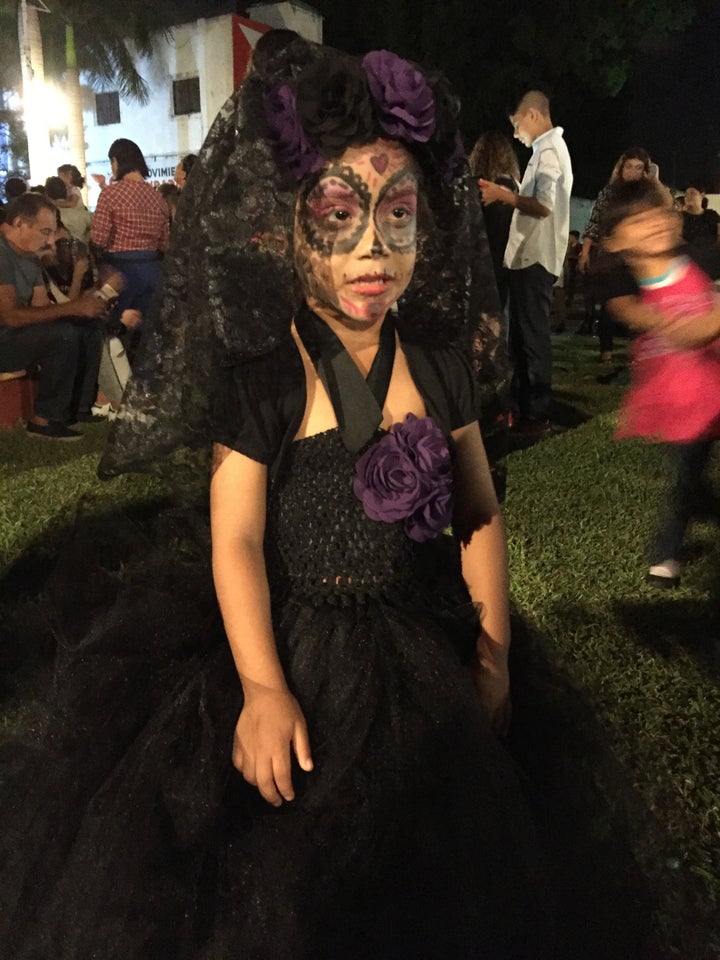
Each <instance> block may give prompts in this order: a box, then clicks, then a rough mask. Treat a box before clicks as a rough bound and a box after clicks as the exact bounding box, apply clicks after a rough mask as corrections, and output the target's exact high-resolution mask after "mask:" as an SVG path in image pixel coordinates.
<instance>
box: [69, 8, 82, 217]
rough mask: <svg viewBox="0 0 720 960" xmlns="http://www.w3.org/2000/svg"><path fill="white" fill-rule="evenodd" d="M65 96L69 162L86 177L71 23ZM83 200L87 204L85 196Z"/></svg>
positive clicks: (80, 106) (80, 103)
mask: <svg viewBox="0 0 720 960" xmlns="http://www.w3.org/2000/svg"><path fill="white" fill-rule="evenodd" d="M65 96H66V98H67V105H68V142H69V144H70V162H71V163H74V164H75V166H76V167H77V168H78V170H79V171H80V173H82V175H83V176H84V177H85V176H87V173H86V167H85V125H84V123H83V111H82V91H81V89H80V73H79V71H78V65H77V56H76V52H75V31H74V30H73V26H72V24H71V23H68V24H67V25H66V26H65ZM84 195H85V200H86V202H87V195H86V194H84Z"/></svg>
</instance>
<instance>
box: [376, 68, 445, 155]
mask: <svg viewBox="0 0 720 960" xmlns="http://www.w3.org/2000/svg"><path fill="white" fill-rule="evenodd" d="M362 67H363V70H364V71H365V75H366V76H367V80H368V85H369V87H370V93H371V94H372V98H373V100H374V101H375V108H376V113H377V118H378V122H379V124H380V126H381V127H382V129H383V130H384V131H385V133H387V135H388V136H389V137H392V138H393V139H395V140H403V141H405V142H406V143H412V142H416V143H427V141H428V140H429V139H430V137H432V135H433V133H434V132H435V100H434V98H433V93H432V90H431V89H430V85H429V84H428V82H427V80H426V79H425V77H424V76H423V75H422V73H421V72H420V71H419V70H418V69H417V67H414V66H413V65H412V64H411V63H408V61H407V60H403V59H402V58H401V57H398V56H397V54H394V53H390V51H389V50H373V51H371V52H370V53H368V54H366V55H365V57H364V58H363V61H362Z"/></svg>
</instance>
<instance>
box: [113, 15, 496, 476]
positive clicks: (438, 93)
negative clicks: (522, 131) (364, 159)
mask: <svg viewBox="0 0 720 960" xmlns="http://www.w3.org/2000/svg"><path fill="white" fill-rule="evenodd" d="M458 111H459V104H458V102H457V100H456V99H455V98H454V97H453V95H452V93H451V91H450V88H449V86H448V85H447V82H446V81H445V79H444V78H443V77H442V76H441V75H440V74H437V73H431V72H428V71H424V70H422V69H421V68H419V67H417V66H415V65H414V64H411V63H409V62H408V61H406V60H402V59H401V58H399V57H397V56H395V55H394V54H392V53H389V52H388V51H375V52H372V53H369V54H367V55H366V56H365V57H364V58H362V59H359V58H356V57H352V56H349V55H347V54H344V53H341V52H339V51H336V50H333V49H331V48H328V47H323V46H320V45H318V44H314V43H311V42H309V41H306V40H303V39H302V38H300V37H298V36H297V35H295V34H292V33H290V32H289V31H270V32H269V33H268V34H265V36H264V37H263V38H262V39H261V41H260V42H259V44H258V48H257V49H256V51H255V55H254V58H253V69H252V71H251V73H250V75H249V76H248V78H247V79H246V80H245V81H244V83H243V84H242V86H241V87H240V88H239V89H238V90H236V91H235V93H234V94H233V95H232V96H231V97H230V99H229V100H228V101H227V103H226V104H225V106H224V107H223V108H222V110H221V111H220V113H219V115H218V117H217V118H216V120H215V122H214V124H213V126H212V128H211V130H210V132H209V134H208V136H207V139H206V141H205V143H204V145H203V147H202V150H201V151H200V154H199V157H198V160H197V162H196V163H195V165H194V166H193V169H192V172H191V174H190V176H189V177H188V181H187V184H186V186H185V188H184V190H183V191H182V194H181V197H180V202H179V204H178V209H177V214H176V217H175V220H174V223H173V230H172V237H171V244H170V248H169V250H168V252H167V254H166V258H165V265H164V273H163V281H162V284H161V288H160V289H159V290H158V294H157V296H156V299H155V304H154V307H153V310H152V311H151V314H150V316H149V317H148V318H147V322H146V330H145V332H144V335H143V341H142V344H141V348H140V353H139V356H138V358H137V362H136V364H135V376H134V378H133V379H132V380H131V382H130V385H129V387H128V390H127V392H126V396H125V398H124V402H123V411H122V415H121V417H120V418H119V419H118V421H117V422H116V425H115V427H114V429H113V432H112V434H111V437H110V441H109V443H108V447H107V450H106V452H105V455H104V456H103V459H102V461H101V465H100V474H101V476H112V475H115V474H117V473H121V472H123V471H128V470H140V471H154V472H160V473H164V474H166V475H168V476H171V477H172V478H173V479H174V480H175V481H179V482H180V483H181V484H183V483H185V484H187V483H190V484H191V485H192V483H193V481H194V482H195V484H197V482H198V480H199V481H200V482H201V483H205V480H206V478H205V476H204V475H203V471H202V470H200V471H199V470H198V462H197V459H198V458H197V456H194V455H192V451H201V456H204V455H205V454H206V452H207V449H208V438H209V436H210V420H209V408H210V397H211V394H212V380H213V370H214V369H216V365H217V364H234V363H241V362H244V361H246V360H249V359H251V358H253V357H257V356H261V355H262V354H264V353H267V352H269V351H270V350H272V349H273V348H274V347H275V346H277V345H278V344H279V343H280V342H281V341H282V340H284V339H286V338H287V337H288V336H289V333H290V323H291V319H292V317H293V314H294V313H295V311H296V309H297V306H298V302H299V285H298V283H297V282H296V278H295V273H294V264H293V241H292V233H293V224H294V212H295V198H296V193H297V189H298V183H301V182H302V181H303V179H304V178H306V177H312V176H315V175H316V174H317V172H318V171H319V170H320V169H322V166H323V164H324V163H325V161H326V160H328V159H330V158H332V157H336V156H338V155H340V154H341V153H342V152H343V151H344V150H345V149H346V147H348V146H350V145H351V144H356V145H358V144H363V143H370V142H372V141H373V140H375V139H377V138H379V137H383V138H385V139H390V140H398V141H399V142H401V143H403V145H404V146H405V147H406V148H407V149H408V150H409V151H410V153H412V155H413V156H414V157H415V158H416V160H417V162H418V166H419V168H420V170H421V172H422V191H423V193H424V195H425V199H426V204H427V208H428V211H429V216H428V217H426V218H421V221H420V222H419V223H418V240H417V260H416V266H415V271H414V274H413V279H412V282H411V284H410V286H409V287H408V289H407V290H406V292H405V294H404V295H403V297H402V299H401V301H400V303H399V315H400V321H401V327H402V329H403V330H404V331H409V333H408V336H409V337H411V338H412V339H413V340H415V341H419V342H427V343H429V344H443V345H446V344H449V343H454V344H456V345H458V346H460V347H461V348H463V349H465V350H466V352H467V353H468V355H469V356H470V357H471V358H472V361H473V365H474V367H475V369H476V371H477V373H478V377H479V379H480V382H481V385H483V387H484V393H485V396H486V401H487V402H486V405H485V409H484V412H483V414H484V415H483V420H486V421H487V422H488V423H490V422H492V421H494V419H495V418H496V416H497V412H498V402H497V397H498V396H499V389H500V384H501V381H502V378H503V376H504V357H502V356H500V354H501V352H502V347H501V343H500V335H499V324H498V301H497V292H496V288H495V281H494V275H493V269H492V261H491V258H490V254H489V250H488V246H487V239H486V235H485V228H484V223H483V217H482V210H481V206H480V200H479V194H478V190H477V186H476V184H475V182H474V179H473V178H470V177H465V176H463V173H464V172H465V161H464V157H463V153H462V142H461V140H460V136H459V133H458V130H457V123H456V120H457V114H458ZM423 220H425V221H427V222H423ZM183 474H185V476H183Z"/></svg>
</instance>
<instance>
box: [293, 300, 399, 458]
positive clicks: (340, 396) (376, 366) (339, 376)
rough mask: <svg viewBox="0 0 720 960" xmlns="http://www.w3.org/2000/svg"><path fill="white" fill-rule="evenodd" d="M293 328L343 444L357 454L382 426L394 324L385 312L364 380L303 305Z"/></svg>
mask: <svg viewBox="0 0 720 960" xmlns="http://www.w3.org/2000/svg"><path fill="white" fill-rule="evenodd" d="M295 326H296V327H297V331H298V333H299V334H300V339H301V340H302V342H303V344H304V346H305V349H306V350H307V352H308V355H309V356H310V359H311V360H312V362H313V366H314V367H315V369H316V371H317V374H318V376H319V377H320V380H321V382H322V385H323V386H324V387H325V390H326V391H327V394H328V397H329V398H330V402H331V403H332V406H333V410H334V411H335V416H336V418H337V422H338V427H339V429H340V435H341V436H342V440H343V444H344V445H345V447H346V448H347V449H348V450H349V451H350V452H351V453H357V452H358V451H359V450H361V449H362V448H363V447H364V446H365V444H366V443H367V442H368V440H370V438H371V437H372V436H373V434H374V433H375V431H376V430H377V428H378V427H379V426H380V424H381V423H382V417H383V407H384V405H385V397H386V396H387V391H388V387H389V385H390V377H391V376H392V370H393V363H394V362H395V325H394V323H393V321H392V318H391V316H390V314H389V313H388V314H387V316H386V317H385V320H384V321H383V326H382V330H381V331H380V345H379V348H378V352H377V354H376V355H375V359H374V361H373V364H372V367H371V368H370V373H369V374H368V377H367V380H366V379H365V378H364V377H363V375H362V373H361V372H360V370H359V369H358V366H357V364H356V363H355V361H354V360H353V359H352V357H351V356H350V354H349V353H348V352H347V350H346V349H345V347H344V346H343V344H342V341H341V340H340V338H339V337H338V336H337V335H336V334H335V333H334V332H333V331H332V330H331V329H330V327H329V326H328V325H327V324H326V323H325V322H324V321H323V320H321V319H320V317H318V316H317V315H316V314H314V313H313V312H312V310H310V308H309V307H308V306H307V305H304V306H303V307H301V308H300V310H299V311H298V314H297V315H296V317H295Z"/></svg>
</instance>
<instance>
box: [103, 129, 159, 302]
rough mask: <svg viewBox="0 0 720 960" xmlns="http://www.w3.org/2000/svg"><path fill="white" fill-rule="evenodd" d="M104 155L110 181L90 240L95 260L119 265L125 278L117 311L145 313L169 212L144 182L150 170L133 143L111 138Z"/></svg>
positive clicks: (151, 294) (157, 268) (115, 267)
mask: <svg viewBox="0 0 720 960" xmlns="http://www.w3.org/2000/svg"><path fill="white" fill-rule="evenodd" d="M108 157H109V159H110V167H111V170H112V175H113V182H112V183H110V184H109V185H108V186H107V187H106V188H105V189H104V190H102V191H101V193H100V196H99V197H98V202H97V207H96V208H95V213H94V215H93V222H92V227H91V229H90V241H91V243H92V244H93V245H94V246H95V248H96V250H97V252H98V259H99V261H100V262H101V263H106V264H109V265H110V266H111V267H112V268H113V269H115V270H119V271H120V272H121V273H122V275H123V277H124V279H125V287H124V289H123V291H122V293H121V294H120V310H121V311H122V310H128V309H134V310H139V311H140V313H141V314H142V315H143V318H146V317H147V315H148V313H149V310H150V304H151V303H152V299H153V295H154V293H155V289H156V287H157V285H158V283H159V281H160V274H161V270H162V258H163V254H164V251H165V248H166V247H167V244H168V239H169V232H170V213H169V210H168V206H167V204H166V203H165V201H164V200H163V198H162V197H161V196H160V195H159V194H158V192H157V191H156V190H154V189H153V188H152V187H151V186H150V184H149V183H146V179H147V177H148V175H149V171H148V168H147V164H146V163H145V158H144V157H143V155H142V151H141V150H140V148H139V147H138V145H137V144H136V143H134V142H133V141H132V140H126V139H124V138H121V139H119V140H115V141H114V143H113V144H112V145H111V147H110V150H109V151H108Z"/></svg>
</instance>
